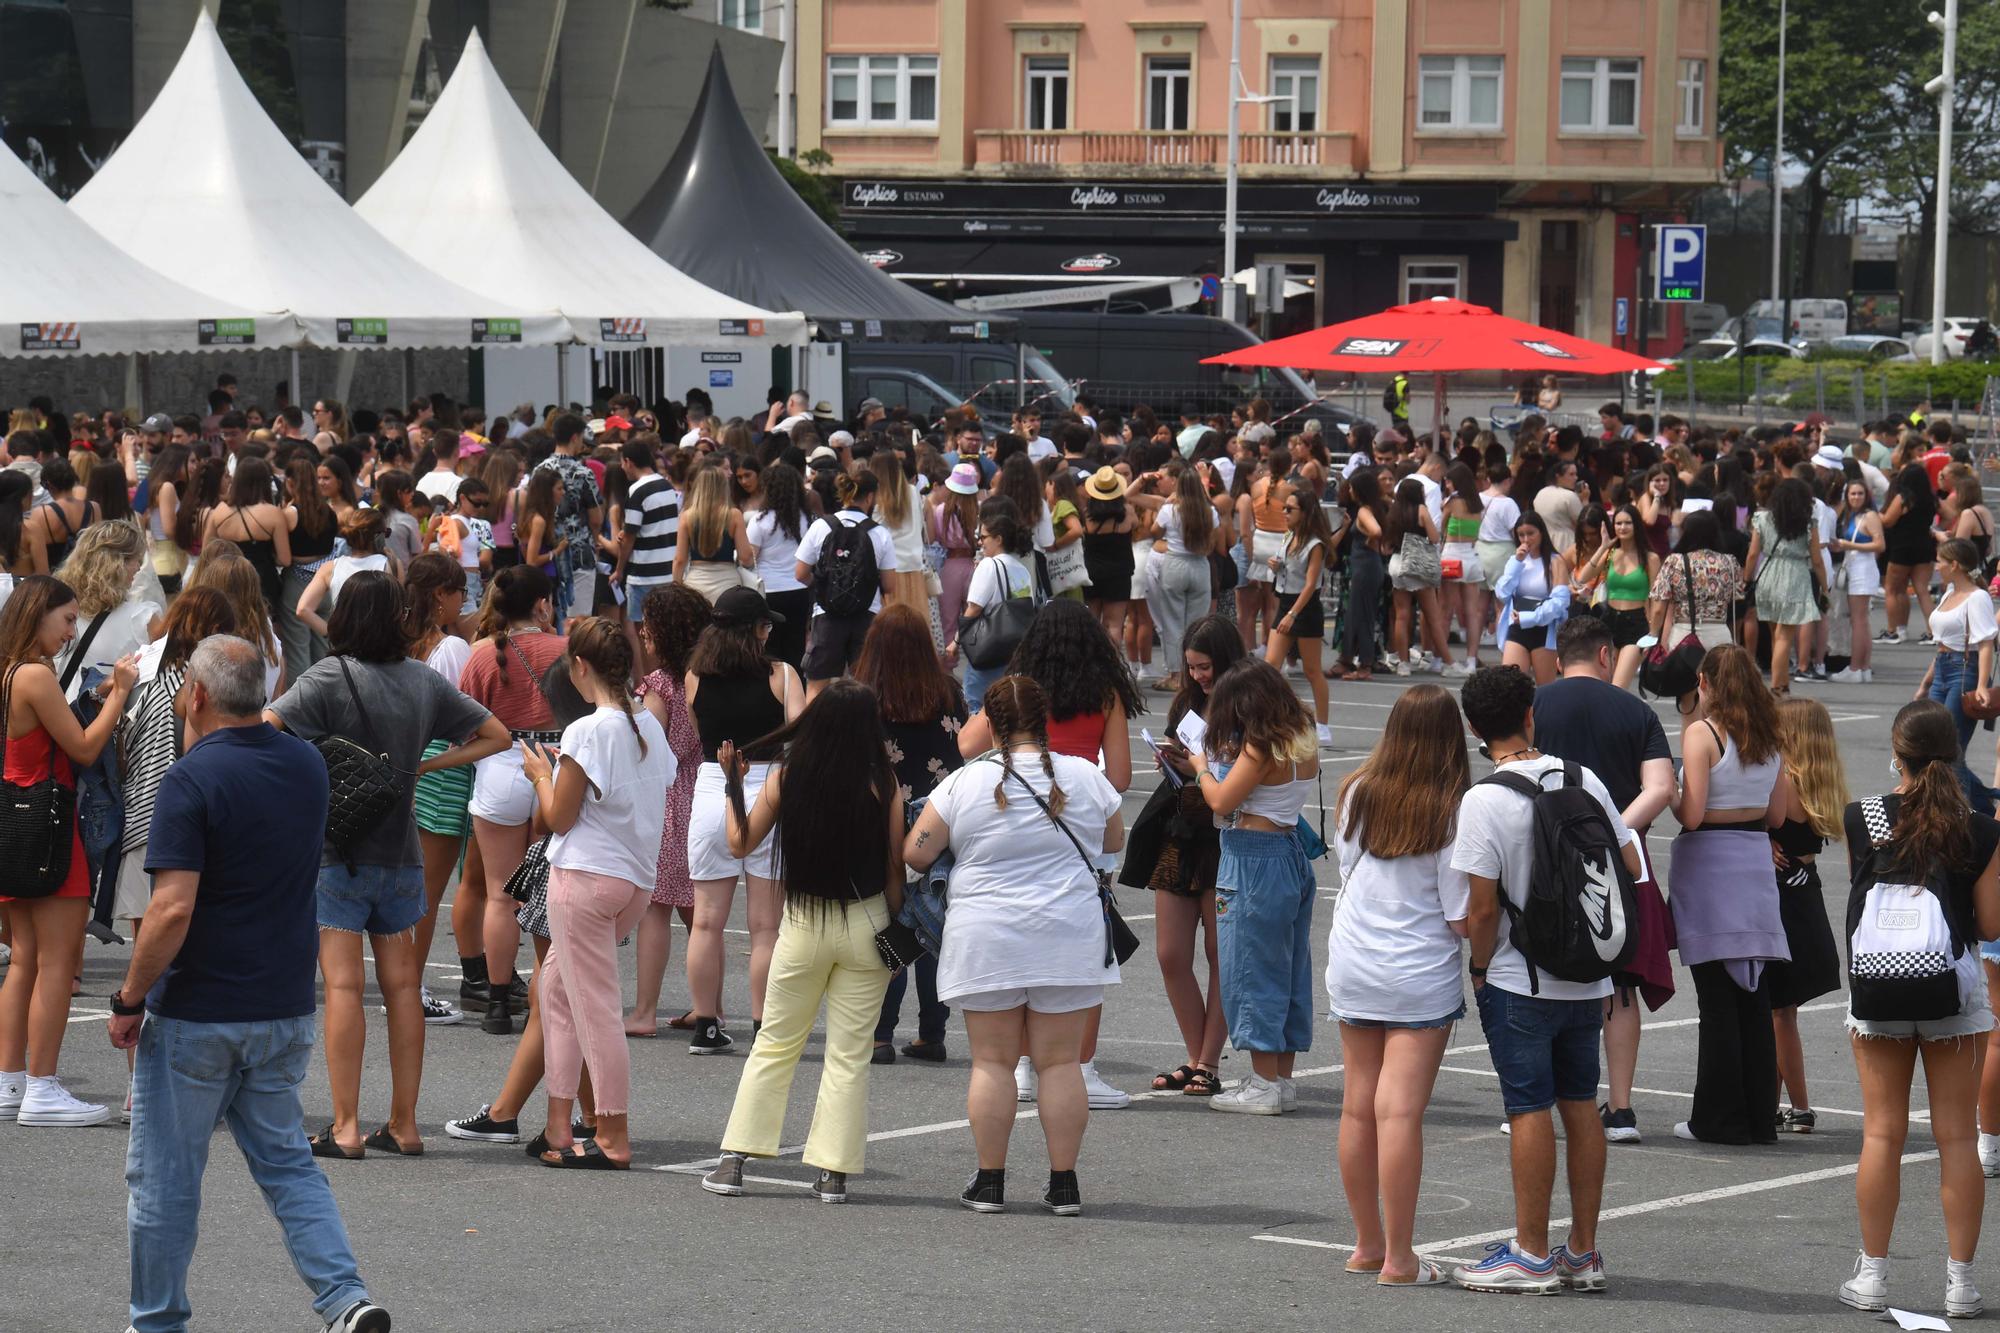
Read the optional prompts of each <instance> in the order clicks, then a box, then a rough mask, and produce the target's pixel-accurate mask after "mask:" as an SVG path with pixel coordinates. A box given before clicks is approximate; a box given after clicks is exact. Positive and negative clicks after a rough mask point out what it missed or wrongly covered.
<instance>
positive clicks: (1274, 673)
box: [1203, 657, 1319, 763]
mask: <svg viewBox="0 0 2000 1333" xmlns="http://www.w3.org/2000/svg"><path fill="white" fill-rule="evenodd" d="M1203 717H1204V719H1205V720H1206V721H1207V723H1208V740H1207V747H1208V753H1209V754H1210V755H1213V756H1216V757H1218V758H1225V759H1236V758H1240V757H1241V756H1242V755H1243V753H1244V752H1245V751H1246V750H1249V749H1251V748H1253V747H1254V748H1256V749H1258V750H1261V751H1263V753H1264V756H1265V758H1266V759H1269V760H1273V761H1275V760H1290V761H1292V762H1293V763H1302V762H1304V761H1305V760H1307V759H1310V758H1312V757H1313V756H1315V755H1317V754H1318V753H1319V736H1318V733H1316V732H1315V731H1314V729H1313V718H1312V714H1311V713H1309V712H1307V711H1306V706H1305V705H1304V704H1303V703H1301V702H1300V701H1299V696H1298V695H1296V694H1293V693H1292V687H1291V686H1290V685H1289V684H1287V683H1286V682H1285V678H1284V677H1283V676H1281V675H1279V674H1278V669H1277V668H1276V667H1274V666H1272V665H1270V664H1269V663H1268V662H1266V661H1265V660H1264V659H1263V658H1261V657H1246V658H1244V659H1243V660H1242V661H1240V662H1238V663H1237V664H1236V665H1235V666H1233V667H1231V668H1229V670H1227V671H1225V672H1223V673H1222V674H1221V675H1220V676H1218V677H1216V679H1215V686H1214V688H1212V689H1211V690H1210V691H1209V695H1208V711H1207V712H1206V713H1205V714H1203Z"/></svg>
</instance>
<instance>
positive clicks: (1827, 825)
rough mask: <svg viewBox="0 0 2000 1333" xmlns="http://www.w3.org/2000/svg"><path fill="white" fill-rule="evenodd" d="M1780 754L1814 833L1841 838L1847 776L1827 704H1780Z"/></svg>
mask: <svg viewBox="0 0 2000 1333" xmlns="http://www.w3.org/2000/svg"><path fill="white" fill-rule="evenodd" d="M1778 753H1779V754H1780V755H1781V756H1783V759H1784V764H1785V776H1786V777H1788V778H1790V779H1791V780H1792V790H1793V791H1796V792H1797V793H1798V794H1799V804H1800V805H1802V806H1804V807H1805V811H1806V822H1807V823H1808V824H1811V825H1812V829H1813V832H1815V833H1817V834H1819V836H1820V837H1822V838H1826V839H1828V840H1829V841H1833V840H1836V839H1838V838H1840V837H1841V836H1842V824H1841V817H1842V814H1843V812H1845V811H1846V809H1847V802H1848V795H1847V773H1846V770H1844V769H1843V768H1842V767H1841V764H1840V748H1839V746H1837V745H1836V744H1835V743H1834V737H1833V718H1832V717H1831V716H1830V715H1829V714H1828V713H1827V711H1826V705H1825V704H1822V703H1821V702H1820V701H1819V700H1817V699H1784V700H1781V701H1780V702H1779V704H1778Z"/></svg>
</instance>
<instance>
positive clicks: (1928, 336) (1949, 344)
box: [1910, 315, 1979, 361]
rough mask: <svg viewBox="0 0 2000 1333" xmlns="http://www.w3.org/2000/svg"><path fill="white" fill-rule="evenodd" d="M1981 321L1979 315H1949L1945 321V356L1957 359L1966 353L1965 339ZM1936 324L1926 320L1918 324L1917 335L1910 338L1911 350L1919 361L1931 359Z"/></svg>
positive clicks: (1949, 358)
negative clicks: (1933, 330) (1933, 332)
mask: <svg viewBox="0 0 2000 1333" xmlns="http://www.w3.org/2000/svg"><path fill="white" fill-rule="evenodd" d="M1978 322H1979V317H1978V316H1977V315H1949V316H1947V317H1946V318H1945V321H1944V358H1945V360H1947V361H1956V360H1958V359H1959V358H1960V357H1963V356H1964V355H1965V340H1966V339H1967V338H1968V337H1970V336H1971V335H1972V326H1973V325H1975V324H1977V323H1978ZM1934 327H1935V326H1934V325H1933V324H1932V323H1931V322H1930V321H1929V320H1925V321H1924V322H1923V323H1921V324H1919V325H1917V336H1916V337H1915V338H1912V339H1911V340H1910V350H1911V351H1912V352H1914V353H1915V354H1916V358H1917V360H1919V361H1928V360H1930V359H1931V344H1932V342H1933V341H1934V335H1933V334H1932V332H1931V330H1932V329H1933V328H1934Z"/></svg>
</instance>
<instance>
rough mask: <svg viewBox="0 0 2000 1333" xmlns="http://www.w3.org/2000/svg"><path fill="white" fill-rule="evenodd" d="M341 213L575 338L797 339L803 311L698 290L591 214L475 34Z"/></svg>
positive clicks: (622, 342)
mask: <svg viewBox="0 0 2000 1333" xmlns="http://www.w3.org/2000/svg"><path fill="white" fill-rule="evenodd" d="M354 211H355V212H357V213H359V214H360V215H361V216H362V217H363V218H364V219H366V220H367V221H368V222H370V223H372V224H373V225H374V227H375V229H376V230H377V231H379V232H381V233H382V234H383V235H384V236H386V237H388V238H389V239H390V240H391V241H393V242H395V243H396V244H397V245H398V246H400V247H401V248H402V249H403V250H405V251H407V252H408V253H410V254H411V255H413V256H415V257H416V258H417V259H418V260H419V261H421V262H422V263H424V264H426V265H428V266H429V267H430V268H431V269H433V270H434V271H436V272H438V273H441V274H443V275H444V276H445V277H447V278H450V279H451V280H452V281H453V282H457V283H460V284H462V285H463V286H466V287H469V288H471V289H472V290H473V291H476V292H494V293H501V292H504V293H507V294H508V295H510V296H511V297H512V298H513V299H514V300H515V301H518V302H520V303H521V304H523V305H529V306H538V307H539V306H548V307H552V308H554V309H556V310H559V311H561V312H562V313H563V314H564V315H565V316H566V317H567V318H568V320H569V325H570V328H571V330H572V331H573V332H574V333H575V334H576V336H577V338H578V339H580V340H581V341H583V342H587V343H610V344H613V345H616V346H619V347H621V348H625V349H629V348H630V346H631V344H633V343H634V342H635V341H643V342H646V343H653V344H658V343H672V344H680V345H686V344H689V343H696V344H703V345H712V344H716V343H727V344H730V345H738V344H741V343H744V342H751V343H771V342H785V343H802V342H804V341H806V326H805V318H804V316H802V315H800V314H798V313H797V312H793V313H790V314H780V313H777V312H775V311H772V310H766V309H763V308H762V307H760V306H755V305H751V304H748V303H747V302H743V301H739V300H737V299H736V298H735V297H733V296H725V295H723V294H722V293H721V292H718V291H715V290H714V289H712V288H709V287H704V286H703V285H702V284H700V283H699V282H696V281H695V280H694V279H693V278H690V277H688V276H687V275H686V274H685V273H682V272H680V271H678V270H677V269H675V268H674V267H673V266H672V265H670V264H668V263H667V262H666V261H665V260H664V259H661V258H660V257H659V256H658V255H656V254H654V253H653V252H652V251H651V250H648V249H647V248H646V247H645V246H644V245H643V244H641V243H640V242H639V240H638V238H637V237H635V236H633V235H632V233H630V232H628V231H626V230H625V229H624V228H623V227H621V226H620V225H619V224H618V220H617V219H616V218H613V217H612V216H611V215H610V214H609V213H606V212H605V211H604V210H603V209H602V208H600V207H599V206H598V204H597V202H596V201H595V200H594V199H592V198H591V197H590V194H589V192H588V191H586V190H585V189H584V188H583V187H582V186H581V185H579V184H578V183H577V181H576V178H575V177H573V176H571V175H570V173H569V170H568V168H566V167H564V166H563V164H562V163H561V162H560V161H558V160H557V159H556V156H555V155H554V154H553V153H551V152H550V151H549V150H548V148H547V147H546V146H544V145H543V143H542V140H541V137H540V136H539V135H537V134H536V133H535V130H534V127H533V126H532V125H530V124H529V123H528V118H527V117H526V116H524V115H522V114H521V111H520V108H519V107H518V106H516V105H515V102H514V99H513V97H512V95H510V94H509V93H508V91H507V88H506V85H505V84H503V83H501V81H500V75H499V72H498V71H496V70H495V69H494V68H493V62H492V61H491V60H490V59H489V58H488V57H487V54H486V47H485V44H484V43H483V42H481V41H480V39H479V34H478V33H477V32H475V33H473V34H472V35H471V37H470V38H469V39H468V40H467V41H466V44H465V52H464V54H463V55H462V56H460V58H459V61H458V68H457V69H455V70H454V71H453V72H452V76H451V82H449V83H447V84H446V85H445V87H444V92H443V93H442V94H440V95H439V97H438V100H437V105H436V106H434V107H433V108H431V111H430V114H429V115H427V116H425V117H424V123H423V125H422V127H420V128H419V129H418V130H417V132H416V133H415V134H414V135H412V136H411V138H410V141H409V142H408V143H407V144H405V145H404V146H403V150H402V152H400V153H398V154H397V155H396V159H395V161H393V162H391V163H390V164H389V167H388V170H386V171H385V172H383V173H382V176H381V177H380V179H378V180H377V181H376V182H375V184H374V186H373V187H372V188H370V189H369V191H368V193H367V194H365V195H363V196H362V197H361V200H360V202H358V203H356V204H355V205H354ZM759 330H761V332H759Z"/></svg>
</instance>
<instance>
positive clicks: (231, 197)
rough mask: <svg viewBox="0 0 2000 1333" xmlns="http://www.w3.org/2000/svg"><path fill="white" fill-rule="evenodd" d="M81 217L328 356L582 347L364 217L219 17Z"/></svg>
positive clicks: (81, 203)
mask: <svg viewBox="0 0 2000 1333" xmlns="http://www.w3.org/2000/svg"><path fill="white" fill-rule="evenodd" d="M70 208H71V209H72V210H73V211H74V212H75V213H76V214H77V215H78V216H79V217H81V218H82V219H83V220H84V221H85V222H88V223H89V224H90V225H91V226H93V227H95V228H96V229H97V230H98V231H99V232H101V233H102V234H103V235H104V236H105V237H106V238H107V239H109V240H110V241H111V242H112V243H113V244H115V245H117V246H118V247H120V248H121V249H123V250H124V251H126V253H128V254H130V255H131V256H132V257H134V258H136V259H138V260H140V261H141V262H143V263H145V264H148V265H151V266H152V267H154V268H156V269H158V270H160V272H162V273H164V274H167V275H168V276H170V277H173V278H176V279H178V280H179V281H181V282H184V283H187V284H189V285H191V286H194V287H197V288H202V287H209V288H214V289H217V290H221V291H226V292H227V293H229V294H230V295H231V296H232V297H234V298H235V299H236V300H238V301H240V302H242V303H244V304H246V305H251V306H261V307H268V308H271V309H277V310H288V311H291V312H292V313H293V314H294V315H295V316H296V317H297V318H298V320H299V322H300V323H301V324H302V325H303V326H304V329H305V333H306V338H307V341H308V342H310V343H311V344H312V345H314V346H319V347H342V348H361V347H371V346H372V347H465V346H471V345H475V344H479V343H489V342H491V343H523V344H537V343H539V344H550V343H564V342H569V341H571V337H570V330H569V326H568V324H567V323H566V322H565V321H564V320H563V319H562V317H561V316H559V315H557V314H556V313H554V311H553V310H551V309H548V308H547V307H543V308H540V309H536V308H534V307H532V306H520V305H516V304H514V303H512V302H503V301H499V300H495V299H493V298H492V297H488V296H479V295H475V294H474V293H472V292H470V291H467V290H466V289H465V288H463V287H460V286H458V285H457V284H456V283H453V282H450V281H448V280H447V279H445V278H442V277H440V276H438V275H437V274H436V273H433V272H431V271H430V270H429V269H427V268H425V267H424V266H423V265H422V264H420V263H419V262H417V260H415V259H414V258H412V257H411V256H409V255H408V254H405V253H404V252H403V251H401V250H399V249H397V248H396V246H395V245H393V244H392V243H390V242H389V241H388V240H387V239H386V238H385V237H384V236H383V235H382V234H381V233H380V232H378V231H376V230H375V229H374V228H373V227H371V226H369V225H368V224H367V223H366V222H364V221H363V220H362V219H361V218H360V217H358V216H356V214H355V212H354V210H353V209H351V208H349V207H348V206H347V203H346V201H345V200H343V199H341V198H340V197H339V196H338V195H337V194H335V193H334V191H333V189H332V188H331V187H330V186H328V185H327V184H326V182H325V181H323V180H321V179H320V177H319V175H318V173H316V172H315V171H314V170H313V169H312V167H311V166H310V165H308V164H307V162H306V160H305V158H304V157H302V156H301V155H300V154H299V151H298V149H297V148H295V147H294V146H293V145H292V144H291V143H290V142H288V141H287V140H286V138H285V136H284V134H283V133H282V132H281V131H280V130H279V129H278V127H277V126H276V125H274V124H272V123H271V119H270V117H268V116H266V115H265V114H264V110H263V108H262V107H260V106H258V104H257V99H256V98H255V97H254V96H253V95H252V94H251V92H250V89H249V87H248V85H246V84H245V83H244V82H243V78H242V76H241V75H240V74H238V73H237V70H236V66H235V65H234V64H232V63H231V62H230V59H229V55H228V52H226V51H225V50H224V49H223V46H222V39H221V38H220V37H219V36H218V35H217V33H216V31H215V23H214V21H213V20H212V19H210V18H209V16H208V13H207V11H206V10H203V11H202V13H201V14H200V15H199V16H198V17H197V19H196V20H195V26H194V35H193V36H192V37H190V38H189V39H188V45H187V49H186V50H185V51H184V52H182V54H181V58H180V61H179V63H178V64H176V65H175V66H174V71H173V73H172V75H171V76H169V77H168V79H167V82H166V85H165V86H164V87H162V88H161V89H160V93H159V96H158V97H157V98H156V99H155V100H154V102H153V105H152V106H151V107H150V108H148V110H147V111H146V114H145V115H144V116H143V117H142V118H141V119H140V121H139V123H138V124H137V125H135V126H133V127H132V132H131V134H130V135H128V136H126V139H125V142H124V143H123V144H122V145H120V146H119V148H118V150H117V151H116V152H114V153H113V154H112V155H111V157H110V159H109V160H108V161H107V162H105V164H104V165H103V166H102V167H101V168H99V170H98V172H97V174H96V175H95V176H93V177H92V178H91V180H90V183H89V184H87V185H86V186H84V188H83V189H82V190H81V191H79V192H78V193H77V196H76V198H75V199H73V200H72V201H71V202H70Z"/></svg>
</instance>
